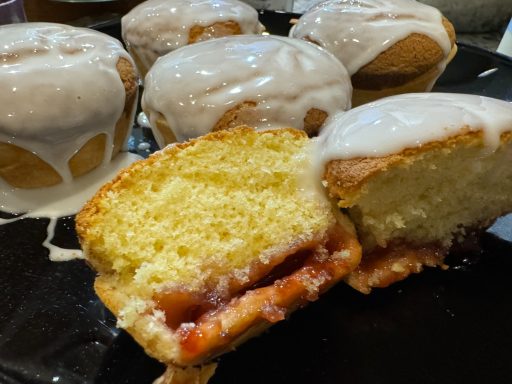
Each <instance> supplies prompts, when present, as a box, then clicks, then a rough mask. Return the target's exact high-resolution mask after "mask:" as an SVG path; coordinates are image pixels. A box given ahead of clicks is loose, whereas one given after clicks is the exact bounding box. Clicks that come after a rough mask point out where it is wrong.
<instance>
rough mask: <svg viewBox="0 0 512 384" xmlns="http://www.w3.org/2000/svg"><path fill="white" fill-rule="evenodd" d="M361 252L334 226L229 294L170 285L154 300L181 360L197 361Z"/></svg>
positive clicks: (285, 308) (302, 298)
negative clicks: (177, 343) (196, 291)
mask: <svg viewBox="0 0 512 384" xmlns="http://www.w3.org/2000/svg"><path fill="white" fill-rule="evenodd" d="M309 246H310V247H311V245H309ZM360 258H361V249H360V245H359V242H358V241H357V239H356V237H355V236H354V235H352V234H350V233H348V232H347V231H345V230H344V229H343V228H341V227H340V226H336V227H335V228H333V230H331V231H330V232H329V235H328V236H327V239H323V241H321V242H319V243H318V244H316V246H315V247H313V248H310V249H302V250H297V251H296V252H295V253H293V254H290V255H289V256H288V257H286V259H285V260H284V261H282V262H281V263H280V264H279V265H276V266H274V267H273V268H272V269H271V270H270V271H268V272H267V273H266V274H265V275H264V276H263V277H261V278H260V279H259V280H258V281H253V282H252V284H251V285H250V286H247V287H244V289H241V290H238V291H237V292H235V293H234V294H232V296H231V297H229V298H225V299H219V298H218V297H216V295H215V293H213V292H209V293H208V294H207V295H204V296H202V295H197V294H194V293H190V292H180V291H175V290H173V291H164V292H161V293H160V294H159V295H158V296H157V297H156V298H155V300H156V301H157V303H158V306H159V308H160V309H161V310H163V311H164V312H165V314H166V322H167V325H168V326H169V327H170V328H171V329H173V330H174V331H175V333H176V334H177V335H178V337H179V338H180V343H181V348H182V351H181V359H180V362H179V363H180V364H199V363H201V362H204V361H205V360H208V359H209V358H212V357H214V356H215V355H217V354H219V353H222V352H224V351H226V350H229V349H232V348H234V347H235V346H236V345H238V344H239V343H241V342H242V341H243V340H245V339H246V338H248V337H250V336H251V335H255V334H256V333H259V332H260V331H261V330H262V329H263V328H265V327H267V326H269V325H270V324H272V323H275V322H277V321H281V320H283V319H285V317H286V316H287V315H288V314H289V313H291V312H292V311H293V310H295V309H297V308H299V307H301V306H304V305H305V304H306V303H307V302H309V301H314V300H316V299H317V298H318V295H319V294H321V293H322V292H324V291H325V290H327V289H328V288H330V287H331V286H332V285H333V284H335V283H336V282H338V281H340V280H341V279H342V278H343V277H344V276H345V275H346V274H348V273H349V272H350V271H352V270H353V269H354V268H355V267H356V266H357V264H358V263H359V261H360Z"/></svg>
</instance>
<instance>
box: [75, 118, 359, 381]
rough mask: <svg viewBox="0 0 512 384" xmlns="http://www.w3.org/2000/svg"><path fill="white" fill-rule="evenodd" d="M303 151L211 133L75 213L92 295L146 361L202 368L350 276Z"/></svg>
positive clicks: (289, 140)
mask: <svg viewBox="0 0 512 384" xmlns="http://www.w3.org/2000/svg"><path fill="white" fill-rule="evenodd" d="M310 150H311V147H310V141H309V139H308V138H307V136H306V134H305V133H303V132H301V131H297V130H293V129H284V130H275V131H266V132H256V131H254V130H253V129H250V128H246V127H243V128H237V129H235V130H230V131H221V132H215V133H211V134H209V135H207V136H204V137H201V138H199V139H196V140H193V141H190V142H187V143H184V144H179V145H175V146H170V147H166V148H165V149H164V150H162V151H160V152H157V153H155V154H154V155H152V156H151V157H150V158H149V159H147V160H145V161H141V162H138V163H135V164H134V165H133V166H131V167H130V168H128V169H126V170H125V171H123V172H122V173H121V174H119V176H118V177H117V178H116V179H115V180H113V181H112V182H111V183H110V184H108V185H106V186H105V187H103V189H101V190H100V191H99V192H98V194H97V195H96V196H95V197H94V198H93V199H92V200H91V201H90V202H89V203H88V204H87V205H86V206H85V207H84V208H83V210H82V211H81V212H80V213H79V215H78V216H77V231H78V234H79V237H80V241H81V244H82V247H83V250H84V253H85V256H86V258H87V260H88V261H89V263H90V264H91V265H92V266H93V267H94V268H95V269H96V270H97V271H98V274H99V275H98V277H97V279H96V283H95V288H96V292H97V293H98V295H99V297H100V298H101V299H102V301H103V302H104V303H105V304H106V306H107V307H108V308H110V309H111V311H112V312H113V313H114V314H115V315H116V316H117V318H118V325H119V326H120V327H122V328H124V329H126V330H127V331H128V332H129V333H131V334H132V336H133V337H134V338H135V339H136V340H137V341H138V342H139V343H140V344H141V345H142V346H143V347H144V348H145V350H146V352H147V353H148V354H150V355H151V356H153V357H155V358H157V359H159V360H160V361H162V362H164V363H166V364H170V365H172V366H173V367H175V366H181V367H187V366H191V365H197V364H203V363H205V362H207V361H209V360H211V358H213V357H215V356H217V355H219V354H221V353H223V352H226V351H229V350H231V349H233V348H234V347H235V346H236V345H238V344H240V343H241V342H243V341H244V340H245V339H247V338H248V337H251V336H253V335H256V334H258V333H259V332H261V331H262V330H263V329H265V328H266V327H268V326H269V325H271V324H273V323H275V322H277V321H280V320H283V319H285V318H286V317H287V316H288V315H289V314H290V313H291V312H292V311H293V310H295V309H297V308H299V307H301V306H303V305H305V304H306V303H307V302H309V301H313V300H316V299H317V297H318V295H319V294H321V293H322V292H324V291H325V290H327V289H328V288H329V287H331V286H332V285H333V284H335V283H336V282H338V281H340V280H342V279H343V278H344V277H345V276H346V275H347V274H348V273H349V272H350V271H352V270H353V269H354V268H355V267H356V266H357V264H358V263H359V261H360V257H361V249H360V245H359V242H358V240H357V238H356V234H355V231H354V229H353V227H352V225H351V223H350V222H349V221H348V220H347V219H346V217H345V216H343V215H342V214H336V213H334V212H336V210H333V209H332V206H331V203H330V202H329V201H328V200H327V199H326V197H325V196H324V195H323V192H322V191H321V189H319V188H318V185H317V184H316V183H315V182H314V180H313V179H312V178H311V177H310V176H311V173H310V166H311V164H310ZM183 372H184V371H183ZM183 372H182V373H183ZM188 372H190V369H189V371H188ZM196 373H197V372H196Z"/></svg>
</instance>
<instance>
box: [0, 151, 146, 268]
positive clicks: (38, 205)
mask: <svg viewBox="0 0 512 384" xmlns="http://www.w3.org/2000/svg"><path fill="white" fill-rule="evenodd" d="M140 158H141V157H140V156H138V155H135V154H132V153H127V152H124V153H120V154H118V155H117V156H116V157H115V158H114V159H113V160H112V162H110V163H109V164H103V165H102V166H100V167H98V168H96V169H94V170H92V171H91V172H89V173H87V174H85V175H83V176H81V177H78V178H76V179H74V181H73V182H72V183H60V184H57V185H55V186H52V187H48V188H36V189H21V188H13V187H11V186H9V185H8V184H7V183H6V182H4V181H3V180H2V179H0V210H1V211H4V212H10V213H23V212H25V213H23V214H22V215H20V216H17V217H15V218H12V219H0V225H3V224H8V223H11V222H14V221H18V220H21V219H24V218H38V217H48V218H50V223H49V224H48V228H47V233H48V236H47V238H46V240H45V241H44V243H43V246H45V247H46V248H47V249H48V250H49V251H50V255H49V257H50V259H51V260H52V261H63V260H70V259H71V258H81V257H82V254H81V251H80V250H74V249H72V250H70V249H63V248H60V247H57V246H55V245H53V244H51V239H52V238H53V234H54V229H55V224H56V221H57V218H59V217H63V216H70V215H73V214H75V213H76V212H78V211H79V210H80V208H81V207H82V206H83V205H84V204H85V202H86V201H87V200H88V199H90V198H91V196H93V195H94V194H95V193H96V191H97V190H98V189H99V188H100V187H101V186H102V185H104V184H105V183H106V182H108V181H110V180H111V179H112V178H113V177H114V176H115V175H116V174H117V173H118V172H119V171H120V170H121V169H122V168H125V167H127V166H128V165H130V164H131V163H133V162H134V161H135V160H138V159H140Z"/></svg>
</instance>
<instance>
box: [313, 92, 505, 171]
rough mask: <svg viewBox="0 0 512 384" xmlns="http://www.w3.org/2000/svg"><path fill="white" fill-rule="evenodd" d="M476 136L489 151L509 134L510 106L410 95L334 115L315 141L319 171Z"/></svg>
mask: <svg viewBox="0 0 512 384" xmlns="http://www.w3.org/2000/svg"><path fill="white" fill-rule="evenodd" d="M468 129H469V130H470V131H480V130H482V131H483V133H484V138H485V141H486V143H487V145H488V146H489V149H490V150H494V149H495V148H496V147H497V146H498V145H499V143H500V135H501V134H502V133H503V132H506V131H510V130H512V104H511V103H509V102H506V101H502V100H497V99H492V98H489V97H484V96H476V95H464V94H451V93H412V94H404V95H398V96H392V97H388V98H385V99H381V100H378V101H375V102H372V103H369V104H365V105H362V106H360V107H358V108H354V109H352V110H350V111H348V112H345V113H338V114H336V115H334V116H333V117H332V118H330V119H329V121H328V123H327V124H326V125H325V127H324V129H323V130H322V132H321V133H320V135H319V137H318V138H317V139H316V150H315V155H314V156H315V160H316V161H317V162H318V168H319V170H320V169H324V166H325V164H327V163H328V162H329V161H331V160H335V159H353V158H360V157H382V156H386V155H391V154H393V153H399V152H401V151H402V150H404V149H406V148H415V147H420V146H421V145H423V144H425V143H429V142H433V141H439V140H443V139H446V138H448V137H451V136H456V135H458V134H462V133H464V132H466V131H467V130H468Z"/></svg>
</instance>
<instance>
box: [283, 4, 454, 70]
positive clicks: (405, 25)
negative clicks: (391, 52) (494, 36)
mask: <svg viewBox="0 0 512 384" xmlns="http://www.w3.org/2000/svg"><path fill="white" fill-rule="evenodd" d="M412 33H419V34H422V35H426V36H428V37H430V38H431V39H432V40H434V41H435V42H437V43H438V44H439V46H440V47H441V49H442V50H443V52H444V54H445V59H446V58H447V57H448V54H449V53H450V49H451V44H450V39H449V37H448V34H447V32H446V30H445V29H444V27H443V25H442V15H441V13H440V12H439V11H438V10H437V9H435V8H433V7H430V6H428V5H425V4H422V3H419V2H417V1H414V0H329V1H324V2H321V3H319V4H317V5H315V6H313V7H312V8H311V9H310V10H308V11H307V12H306V13H305V14H304V15H303V16H302V17H301V18H300V19H299V22H298V23H297V24H296V25H295V26H294V28H292V30H291V31H290V36H291V37H294V38H301V39H303V38H306V37H307V38H310V39H311V40H313V41H315V42H317V43H319V44H320V45H321V46H322V47H324V48H326V49H327V50H328V51H330V52H332V53H333V54H334V55H335V56H336V57H337V58H338V59H339V60H340V61H341V62H342V63H343V64H344V65H345V67H346V68H347V70H348V72H349V74H350V75H351V76H352V75H353V74H354V73H356V72H357V71H358V70H359V69H360V68H361V67H363V66H364V65H366V64H368V63H370V62H371V61H372V60H373V59H375V58H376V57H377V56H378V55H379V54H380V53H382V52H384V51H385V50H387V49H388V48H389V47H391V46H393V45H394V44H395V43H397V42H398V41H400V40H403V39H405V38H406V37H407V36H409V35H410V34H412Z"/></svg>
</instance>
